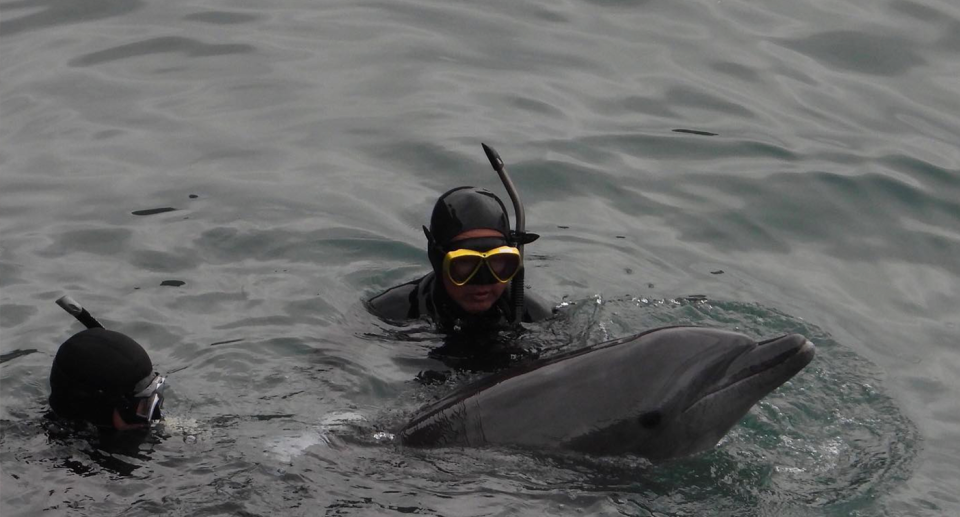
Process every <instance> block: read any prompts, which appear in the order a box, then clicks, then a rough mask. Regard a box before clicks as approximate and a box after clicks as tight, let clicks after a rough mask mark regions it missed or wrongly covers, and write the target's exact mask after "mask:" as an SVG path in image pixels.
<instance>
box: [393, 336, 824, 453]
mask: <svg viewBox="0 0 960 517" xmlns="http://www.w3.org/2000/svg"><path fill="white" fill-rule="evenodd" d="M814 353H815V347H814V345H813V343H811V342H810V341H808V340H807V339H806V338H805V337H804V336H801V335H799V334H790V335H785V336H780V337H776V338H772V339H768V340H766V341H761V342H759V343H758V342H757V341H755V340H754V339H751V338H749V337H747V336H745V335H743V334H740V333H736V332H731V331H726V330H717V329H710V328H702V327H666V328H658V329H653V330H649V331H646V332H642V333H640V334H636V335H632V336H629V337H624V338H621V339H616V340H613V341H607V342H604V343H600V344H596V345H593V346H588V347H585V348H582V349H579V350H574V351H570V352H566V353H562V354H558V355H556V356H553V357H549V358H545V359H541V360H538V361H533V362H532V363H530V364H528V365H525V366H522V367H519V368H518V369H514V370H508V371H504V372H500V373H497V374H494V375H492V376H490V377H487V378H485V379H483V380H481V381H479V382H477V383H474V384H471V385H468V386H466V387H464V388H462V389H459V390H457V391H455V392H454V393H452V394H450V395H448V396H446V397H444V398H442V399H440V400H438V401H436V402H434V403H432V404H430V405H427V406H425V407H424V408H422V409H421V410H420V411H418V412H417V414H415V415H414V416H413V418H412V419H410V421H409V422H408V423H407V424H406V425H405V426H404V427H403V428H402V429H401V430H400V431H399V432H398V436H399V438H400V440H401V443H403V444H404V445H406V446H415V447H416V446H431V447H435V446H470V447H472V446H485V445H492V446H508V447H521V448H534V449H567V450H574V451H581V452H585V453H590V454H598V455H616V454H635V455H638V456H642V457H645V458H648V459H650V460H653V461H660V460H666V459H670V458H676V457H681V456H687V455H691V454H695V453H698V452H702V451H705V450H708V449H710V448H712V447H714V446H715V445H716V444H717V443H718V442H719V441H720V439H721V438H723V436H724V435H725V434H726V433H727V431H729V430H730V429H731V428H732V427H733V426H734V425H736V423H737V422H738V421H740V419H741V418H743V416H744V415H746V414H747V412H748V411H749V410H750V408H751V407H752V406H753V405H754V404H756V403H757V402H758V401H759V400H760V399H762V398H763V397H764V396H766V395H767V394H768V393H770V392H771V391H773V390H774V389H776V388H777V387H778V386H780V385H781V384H783V383H784V382H786V381H787V380H789V379H790V378H791V377H793V376H794V375H796V374H797V373H798V372H799V371H800V370H802V369H803V368H804V367H805V366H806V365H807V364H809V363H810V361H812V360H813V356H814Z"/></svg>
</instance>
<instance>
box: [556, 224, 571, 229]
mask: <svg viewBox="0 0 960 517" xmlns="http://www.w3.org/2000/svg"><path fill="white" fill-rule="evenodd" d="M557 228H560V229H561V230H567V229H569V228H570V227H569V226H561V225H559V224H558V225H557Z"/></svg>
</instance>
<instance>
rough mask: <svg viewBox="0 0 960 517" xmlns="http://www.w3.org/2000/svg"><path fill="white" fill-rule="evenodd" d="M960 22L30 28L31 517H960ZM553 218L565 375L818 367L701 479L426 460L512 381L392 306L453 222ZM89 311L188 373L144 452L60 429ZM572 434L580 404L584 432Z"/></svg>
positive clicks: (392, 14) (911, 6)
mask: <svg viewBox="0 0 960 517" xmlns="http://www.w3.org/2000/svg"><path fill="white" fill-rule="evenodd" d="M958 91H960V6H958V5H957V4H956V3H955V2H948V1H946V0H920V1H907V0H880V1H873V0H851V1H847V2H840V1H836V0H832V1H828V0H814V1H811V2H788V1H784V0H773V1H770V2H764V3H762V4H758V3H755V2H741V1H729V0H723V1H710V2H706V1H697V0H694V1H691V2H666V1H651V0H646V1H633V2H630V1H613V0H560V1H553V2H546V1H542V0H534V1H529V2H505V1H500V2H458V1H447V2H436V1H430V0H397V1H363V0H361V1H336V0H330V1H325V2H308V1H304V0H285V1H280V2H271V3H269V4H267V3H262V2H260V3H254V2H244V1H239V2H238V1H234V2H221V1H214V0H193V1H177V0H171V1H167V2H148V1H142V0H127V1H117V0H88V1H83V2H69V1H63V0H36V1H32V2H28V1H18V0H12V1H11V0H2V1H0V298H2V299H0V353H2V355H0V390H2V395H0V460H2V477H0V496H2V502H0V513H2V514H3V516H4V517H12V516H28V515H89V516H101V515H248V516H249V515H397V514H405V513H414V514H423V515H447V516H450V515H478V516H479V515H485V516H489V515H608V514H610V515H710V514H713V515H791V516H807V515H862V516H873V515H890V516H894V515H958V514H960V496H958V495H957V494H958V493H960V481H958V479H960V397H958V391H960V380H958V379H960V351H958V344H960V343H958V341H960V339H958V333H960V258H958V257H960V148H958V142H960V97H958V95H957V92H958ZM481 142H486V143H487V144H490V145H492V146H493V147H495V148H496V149H497V150H498V151H499V152H500V154H501V156H502V157H503V159H504V160H505V162H506V164H507V167H508V169H509V171H510V173H511V175H512V176H513V180H514V182H515V183H516V185H517V187H518V189H519V190H520V192H521V194H522V196H523V199H524V202H525V205H526V215H527V227H528V229H529V230H531V231H534V232H537V233H540V234H541V235H542V238H541V239H540V240H539V241H537V242H535V243H533V244H531V245H529V246H527V248H526V252H527V268H528V269H527V275H526V276H527V282H528V284H529V285H530V286H531V289H532V290H534V291H536V292H537V293H538V294H540V295H541V296H543V297H545V298H547V299H548V300H551V301H553V302H555V303H557V304H560V303H564V304H565V305H566V307H565V308H564V311H563V316H562V317H561V318H559V319H558V320H556V321H551V322H548V323H545V324H539V325H534V326H530V327H529V328H527V329H526V332H525V333H524V334H523V335H522V336H521V337H520V340H521V342H522V344H523V346H526V347H531V348H537V349H539V350H541V351H542V352H543V353H551V352H552V351H555V350H560V349H568V348H571V347H579V346H584V345H587V344H590V343H596V342H600V341H603V340H606V339H610V338H614V337H619V336H624V335H628V334H630V333H634V332H638V331H640V330H644V329H647V328H650V327H654V326H660V325H672V324H685V323H691V324H700V325H710V326H716V327H720V328H729V329H736V330H740V331H741V332H745V333H747V334H750V335H753V336H756V337H769V336H772V335H776V334H779V333H783V332H802V333H804V334H806V335H807V336H808V337H809V338H810V339H811V340H813V341H814V342H815V343H816V344H817V345H818V355H817V358H816V359H815V360H814V362H813V363H812V364H811V365H810V366H808V367H807V368H806V369H805V370H804V371H803V372H801V373H800V374H799V375H798V376H797V377H795V378H794V379H793V380H791V381H790V382H788V383H787V384H786V385H784V386H783V387H782V388H780V389H778V390H777V391H776V392H774V393H773V394H771V395H770V396H769V397H767V398H766V399H764V400H763V401H762V402H761V403H760V404H758V405H757V406H756V407H755V408H754V409H753V410H752V411H751V412H750V414H749V415H748V416H747V417H746V418H745V419H744V420H743V421H742V422H741V424H740V425H738V426H737V427H735V428H734V429H733V430H732V431H731V433H730V434H729V435H728V436H727V437H726V438H725V439H724V440H723V441H722V442H721V443H720V444H719V445H718V446H717V447H716V449H715V450H713V451H710V452H708V453H705V454H701V455H698V456H695V457H692V458H686V459H683V460H678V461H674V462H669V463H667V464H661V465H652V464H650V463H648V462H646V461H644V460H642V459H639V458H635V457H629V456H626V457H591V456H584V455H578V454H550V453H544V452H541V451H523V450H508V449H495V448H494V449H435V450H411V449H408V448H403V447H401V446H399V445H398V444H396V443H394V442H393V441H391V440H390V438H389V431H391V430H393V429H395V428H396V426H397V425H398V424H399V423H400V422H403V420H404V418H405V417H406V416H409V415H410V414H411V413H412V412H413V411H415V410H416V408H417V407H419V406H420V405H421V404H423V403H425V402H427V401H430V400H433V399H434V398H436V397H437V396H440V395H441V394H442V393H444V392H446V391H448V390H449V389H452V388H453V386H455V385H457V384H459V383H461V382H466V381H468V380H470V379H472V378H475V377H477V376H480V375H482V373H476V372H473V373H470V372H464V373H460V374H455V375H453V376H452V377H451V378H450V380H448V382H447V383H445V384H442V385H438V386H422V385H421V384H419V383H418V382H416V381H415V380H414V378H415V376H416V375H417V374H418V373H419V372H421V371H424V370H443V369H445V368H446V365H444V364H442V363H439V362H438V361H436V360H434V359H430V358H429V357H428V356H427V353H428V352H429V350H430V349H432V348H434V347H436V346H438V345H439V344H441V342H442V337H441V336H438V335H436V334H435V333H433V332H431V331H430V329H429V327H425V326H422V325H414V326H412V327H407V328H398V327H393V326H390V325H387V324H385V323H382V322H379V321H376V320H375V319H373V318H371V317H370V316H369V315H368V314H367V313H366V311H365V310H364V308H363V306H362V304H361V300H363V299H364V298H366V297H369V296H371V295H373V294H375V293H377V292H379V291H380V290H382V289H384V288H387V287H389V286H391V285H394V284H397V283H400V282H403V281H406V280H409V279H412V278H415V277H416V276H418V275H419V274H422V273H423V272H424V271H425V269H426V268H427V262H426V258H425V253H424V242H423V235H422V232H421V230H420V226H421V225H422V224H425V223H426V222H427V219H428V217H429V212H430V209H431V207H432V204H433V201H434V200H435V199H436V197H437V196H438V195H439V194H440V193H442V192H443V191H445V190H447V189H449V188H451V187H453V186H457V185H463V184H470V185H477V186H483V187H486V188H489V189H491V190H494V191H495V192H498V193H501V195H503V196H504V198H505V193H504V192H503V189H502V187H501V186H500V184H499V181H498V180H497V177H496V175H495V174H494V172H493V171H492V170H491V168H490V166H489V164H488V163H487V161H486V158H485V156H484V154H483V152H482V150H481V148H480V143H481ZM63 294H70V295H72V296H73V297H74V298H76V299H77V300H79V301H80V302H81V303H83V304H84V305H85V306H86V307H87V308H88V309H90V310H91V312H93V314H94V315H95V316H97V317H98V318H99V319H100V320H101V321H102V322H103V323H104V324H105V325H106V326H107V327H108V328H112V329H115V330H119V331H121V332H124V333H127V334H129V335H130V336H132V337H134V338H135V339H137V340H138V341H139V342H140V343H142V344H143V345H144V346H145V347H146V348H147V350H148V351H149V353H150V355H151V357H152V359H153V361H154V363H155V365H156V368H157V369H158V370H159V371H160V372H161V373H165V374H168V375H169V377H168V379H169V381H170V383H171V387H170V389H169V391H168V397H167V401H166V409H167V414H168V419H167V421H166V422H165V423H164V424H163V425H162V426H160V427H158V428H157V429H156V430H155V432H154V433H153V434H152V435H151V436H150V437H149V438H148V439H147V440H145V441H142V442H134V443H123V442H108V441H105V440H100V439H98V438H97V437H95V436H87V435H73V434H69V433H63V432H60V431H59V429H58V428H57V426H56V425H54V424H52V423H51V421H50V420H49V419H48V418H47V406H46V397H47V395H48V393H49V385H48V376H49V368H50V364H51V362H52V360H53V356H54V354H55V353H56V350H57V347H58V345H59V344H60V343H61V342H63V340H65V339H66V338H67V337H69V336H70V335H71V334H72V333H74V332H77V331H78V330H80V329H81V326H80V325H79V323H77V322H75V321H73V319H72V318H71V317H70V316H69V315H68V314H66V313H65V312H63V311H62V310H61V309H59V308H58V307H57V306H56V305H55V304H54V303H53V302H54V300H55V299H57V298H59V297H60V296H61V295H63ZM559 403H562V401H559Z"/></svg>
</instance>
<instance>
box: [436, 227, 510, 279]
mask: <svg viewBox="0 0 960 517" xmlns="http://www.w3.org/2000/svg"><path fill="white" fill-rule="evenodd" d="M454 246H456V249H452V250H450V251H448V252H447V253H446V254H445V255H444V257H443V274H444V275H446V277H447V278H448V279H449V280H450V282H452V283H453V284H454V285H456V286H462V285H464V284H468V283H469V284H480V285H483V284H495V283H501V284H505V283H507V282H509V281H510V280H512V279H513V277H514V276H516V274H517V272H519V271H520V268H521V267H522V265H523V261H522V260H521V257H520V250H519V249H517V248H516V247H514V246H507V245H505V241H504V239H500V238H496V237H493V238H491V237H480V238H474V239H463V240H460V241H454V242H451V243H450V247H454Z"/></svg>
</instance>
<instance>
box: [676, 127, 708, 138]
mask: <svg viewBox="0 0 960 517" xmlns="http://www.w3.org/2000/svg"><path fill="white" fill-rule="evenodd" d="M673 132H674V133H687V134H690V135H700V136H717V134H716V133H711V132H709V131H697V130H696V129H674V130H673Z"/></svg>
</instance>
